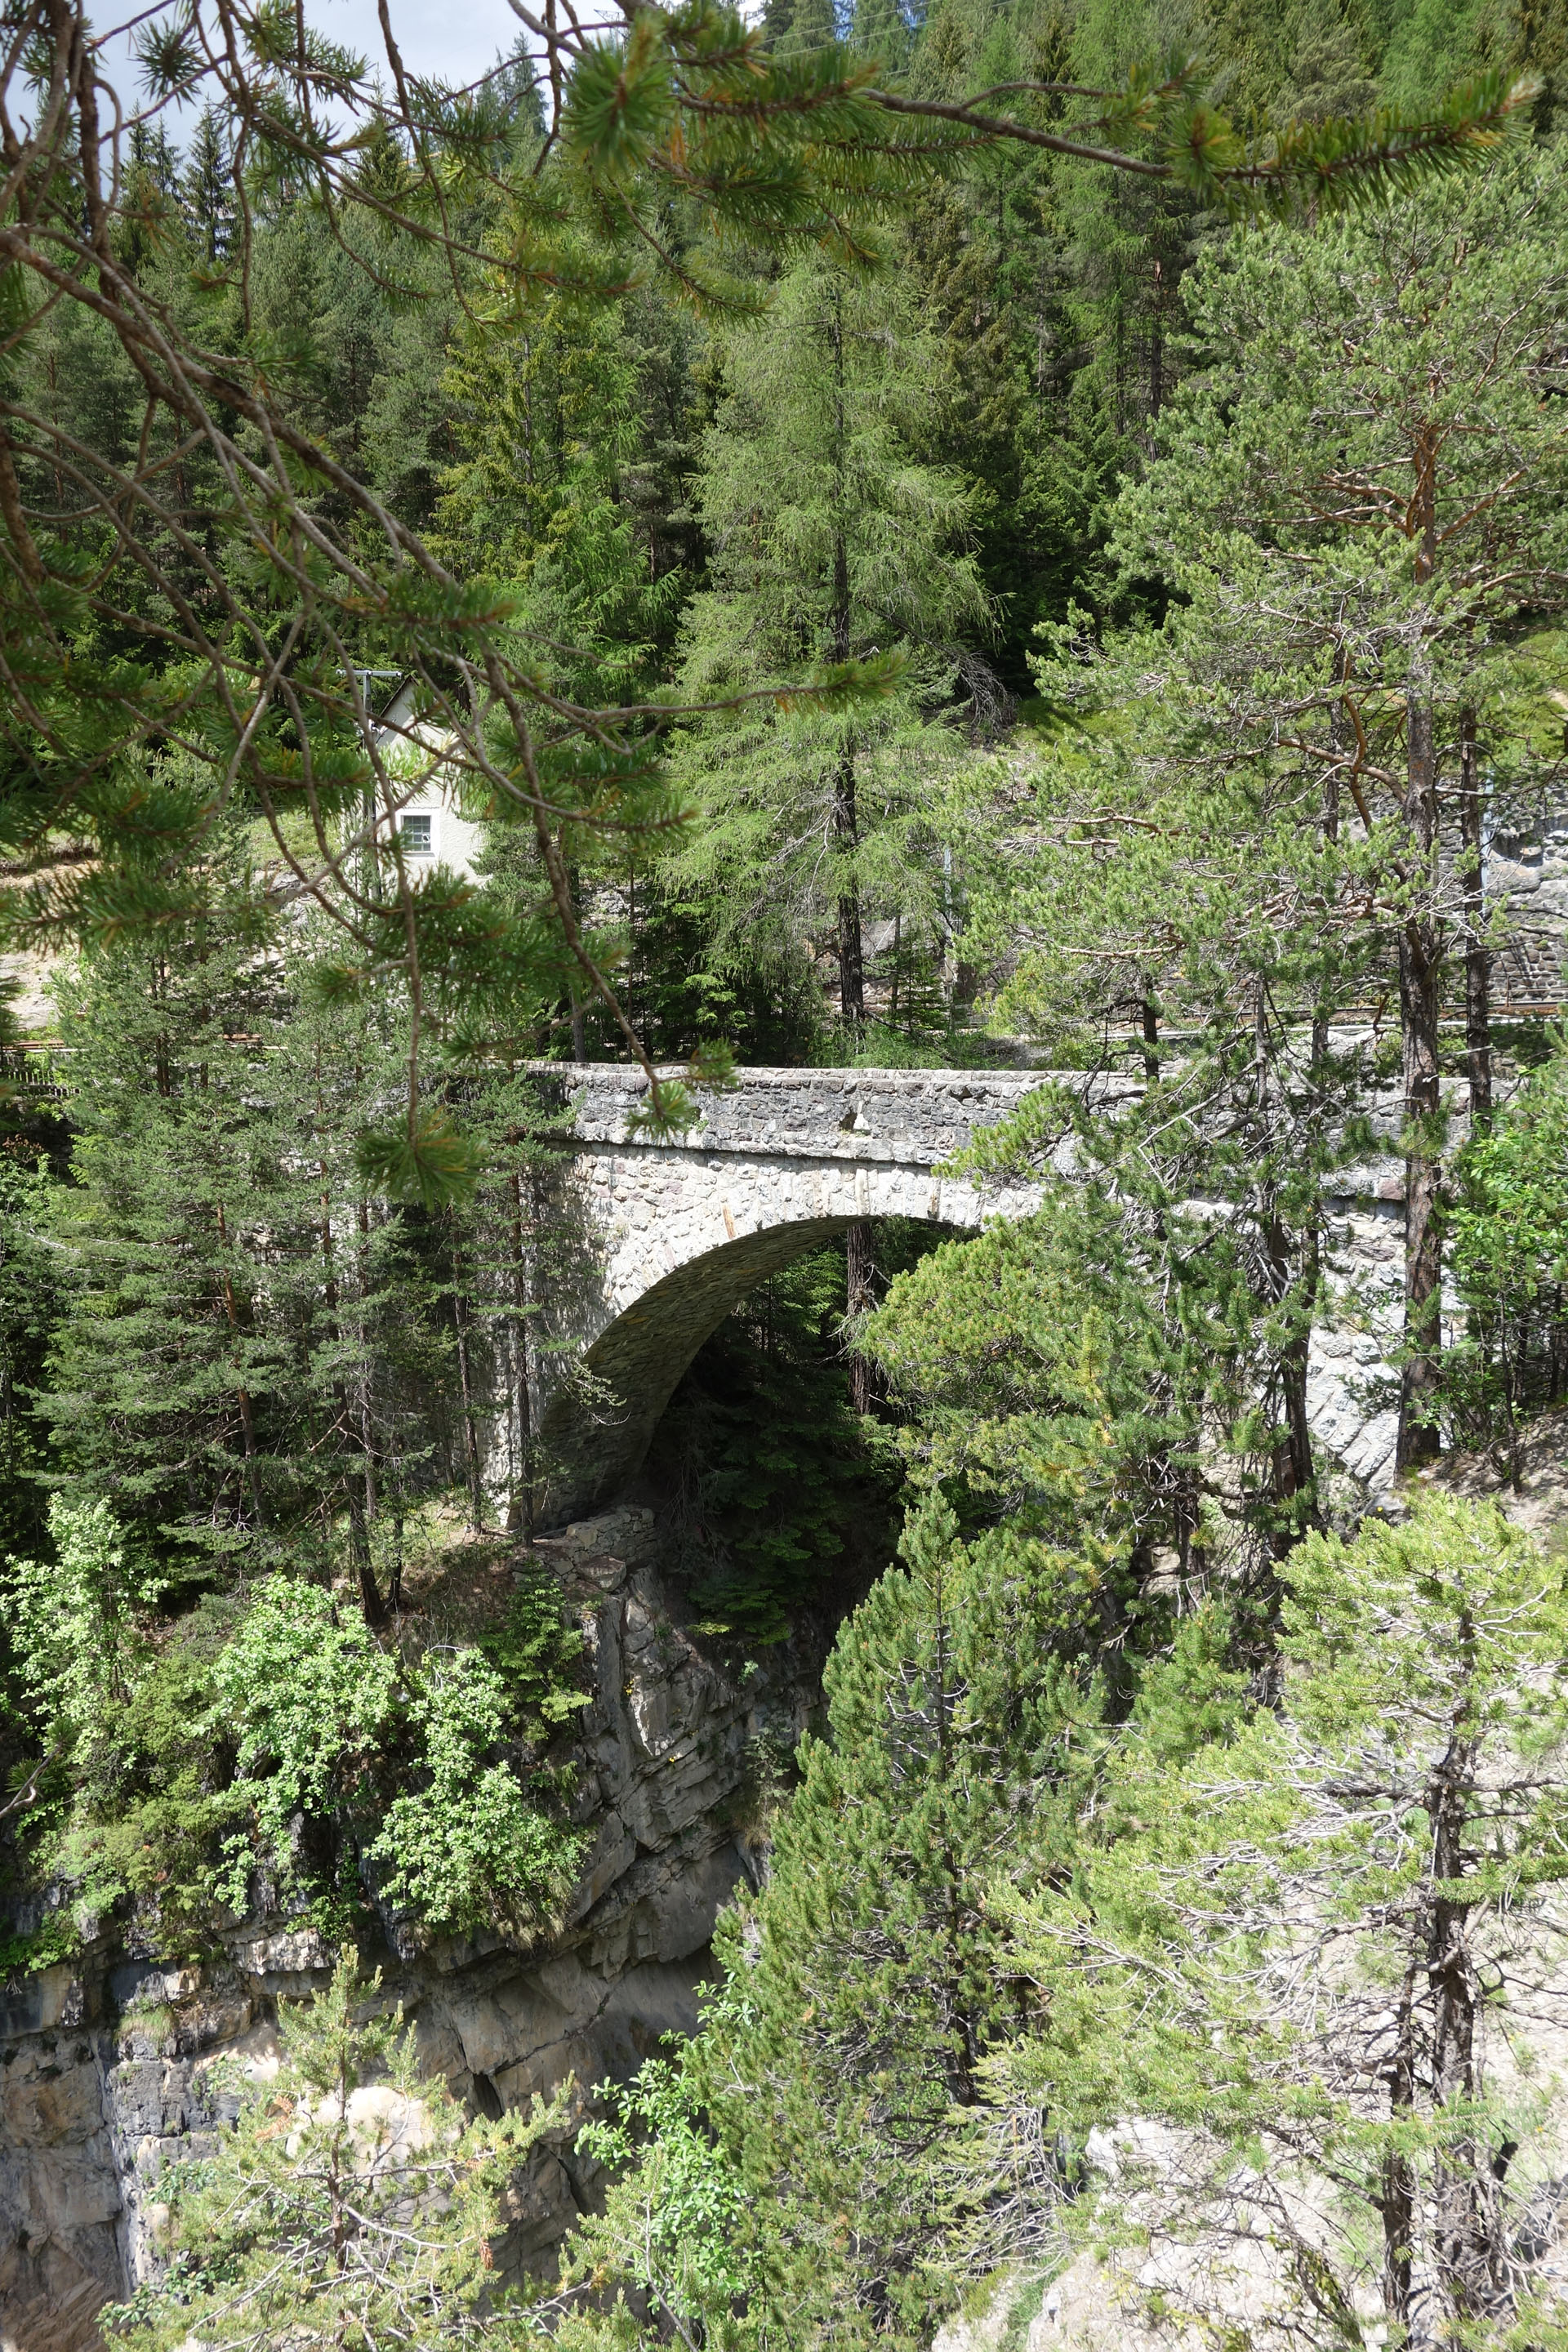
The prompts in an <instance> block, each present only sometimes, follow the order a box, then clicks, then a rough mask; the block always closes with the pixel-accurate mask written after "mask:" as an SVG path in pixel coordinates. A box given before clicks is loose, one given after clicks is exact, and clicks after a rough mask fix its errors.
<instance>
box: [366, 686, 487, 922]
mask: <svg viewBox="0 0 1568 2352" xmlns="http://www.w3.org/2000/svg"><path fill="white" fill-rule="evenodd" d="M414 714H415V702H414V681H413V680H412V679H411V678H409V679H405V680H404V682H403V683H402V684H401V685H400V686H399V687H398V688H396V690H395V693H394V694H393V696H392V698H391V700H390V701H389V702H387V703H386V704H385V706H384V709H382V712H381V720H382V729H383V733H382V739H381V740H382V744H383V753H382V756H383V760H384V763H385V766H386V769H387V772H388V774H389V775H390V776H392V777H393V778H395V777H396V776H397V775H398V773H399V772H400V771H406V772H408V773H409V774H410V776H417V777H418V779H419V781H418V782H416V783H415V784H414V787H413V789H412V790H411V791H410V792H408V793H406V795H405V793H403V792H402V791H401V790H398V791H397V792H396V793H395V806H394V807H393V808H392V809H390V810H388V811H386V813H385V814H384V816H383V818H382V819H381V822H380V823H379V824H378V825H377V828H376V830H377V833H378V835H381V837H382V838H384V839H387V838H388V836H390V835H392V834H393V833H395V834H396V835H397V838H398V845H399V847H400V848H401V850H402V852H403V855H404V857H405V860H406V861H407V865H408V870H409V874H410V877H411V878H416V877H417V876H418V874H419V871H420V869H421V868H422V867H424V868H426V869H428V868H429V867H431V866H445V867H446V868H447V872H448V873H450V874H460V875H461V876H463V877H464V878H465V879H466V880H473V879H477V877H476V876H475V872H474V866H475V861H476V860H477V858H478V857H479V852H480V850H481V849H482V848H483V846H484V827H483V826H482V825H479V824H474V823H473V822H472V820H471V819H470V818H468V817H466V816H464V814H462V811H461V809H460V807H459V806H458V791H457V787H456V785H455V783H453V782H444V781H443V777H442V772H441V769H440V766H439V764H438V756H439V753H440V750H441V738H440V736H439V735H438V734H437V733H436V732H434V731H433V730H426V728H423V727H420V726H417V725H415V724H414V723H413V721H414ZM398 728H405V729H407V730H408V734H407V735H406V736H405V737H403V738H402V739H401V740H400V739H399V738H398V737H397V736H396V735H395V733H394V732H393V731H392V730H395V729H398ZM416 746H418V747H426V746H427V747H428V752H429V755H430V756H429V757H428V758H426V757H422V756H421V750H420V749H418V748H416ZM388 845H389V846H390V841H388Z"/></svg>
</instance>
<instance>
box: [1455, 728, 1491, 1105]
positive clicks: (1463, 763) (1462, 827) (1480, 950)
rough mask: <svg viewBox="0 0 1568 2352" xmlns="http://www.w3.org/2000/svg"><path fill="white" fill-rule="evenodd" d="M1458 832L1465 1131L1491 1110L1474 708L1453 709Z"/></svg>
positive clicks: (1488, 957) (1488, 990)
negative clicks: (1462, 897) (1456, 734)
mask: <svg viewBox="0 0 1568 2352" xmlns="http://www.w3.org/2000/svg"><path fill="white" fill-rule="evenodd" d="M1459 834H1460V839H1461V841H1462V843H1463V845H1464V855H1465V868H1466V871H1465V1064H1466V1073H1467V1076H1468V1078H1469V1082H1470V1133H1471V1134H1472V1135H1481V1134H1484V1133H1485V1131H1486V1129H1488V1128H1489V1126H1490V1125H1491V1116H1492V1049H1491V1019H1492V1006H1491V995H1492V955H1491V949H1490V948H1489V946H1488V944H1487V935H1486V934H1487V901H1486V886H1485V881H1484V878H1483V877H1482V872H1481V767H1480V759H1479V752H1478V751H1477V746H1476V714H1475V712H1474V711H1473V710H1466V711H1462V712H1461V713H1460V715H1459Z"/></svg>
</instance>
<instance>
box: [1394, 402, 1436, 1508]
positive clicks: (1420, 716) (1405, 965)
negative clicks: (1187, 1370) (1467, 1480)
mask: <svg viewBox="0 0 1568 2352" xmlns="http://www.w3.org/2000/svg"><path fill="white" fill-rule="evenodd" d="M1436 452H1437V438H1436V433H1435V432H1434V431H1432V430H1430V429H1425V428H1424V429H1423V431H1422V432H1421V433H1419V434H1418V435H1417V436H1416V441H1415V450H1414V453H1413V455H1414V460H1415V493H1414V496H1413V498H1412V500H1411V509H1410V512H1411V531H1412V535H1413V537H1414V538H1415V580H1416V584H1417V586H1421V585H1424V584H1425V583H1426V582H1428V581H1429V580H1430V579H1431V577H1432V574H1433V572H1434V571H1435V569H1436V560H1437V516H1436V462H1437V459H1436ZM1401 814H1402V815H1403V816H1404V819H1405V832H1406V836H1407V841H1408V850H1407V855H1408V856H1409V857H1410V860H1411V867H1412V873H1411V878H1412V880H1413V881H1414V883H1415V904H1414V905H1413V906H1412V907H1411V908H1409V911H1408V912H1407V914H1406V916H1405V922H1404V925H1403V927H1402V929H1401V931H1400V935H1399V1015H1400V1028H1401V1034H1402V1042H1403V1045H1404V1077H1405V1365H1404V1371H1403V1375H1402V1378H1401V1381H1400V1394H1399V1438H1398V1446H1397V1451H1396V1454H1395V1459H1396V1461H1397V1463H1398V1465H1399V1466H1400V1468H1401V1469H1406V1468H1409V1467H1410V1466H1411V1465H1414V1464H1415V1463H1418V1462H1425V1461H1429V1460H1430V1459H1431V1457H1432V1455H1433V1454H1436V1452H1437V1450H1438V1444H1437V1401H1438V1393H1439V1389H1440V1385H1441V1381H1442V1372H1443V1361H1442V1344H1443V1342H1442V1331H1441V1327H1440V1323H1439V1317H1440V1315H1441V1311H1442V1283H1443V1227H1442V1182H1443V1132H1442V1125H1443V1099H1442V1081H1441V1075H1440V1070H1439V1065H1438V1058H1437V1024H1438V1016H1439V1014H1440V1013H1441V1010H1442V993H1443V957H1444V950H1445V945H1446V942H1445V940H1444V935H1443V924H1442V921H1441V919H1440V918H1439V917H1438V915H1437V914H1436V910H1435V908H1434V906H1433V898H1434V896H1435V885H1436V860H1437V745H1436V727H1435V721H1434V713H1433V696H1432V681H1431V677H1430V676H1429V675H1428V674H1427V673H1426V666H1425V664H1424V662H1423V661H1422V659H1421V658H1420V656H1417V659H1416V661H1415V666H1414V674H1413V676H1412V678H1411V681H1410V686H1409V688H1408V690H1407V693H1406V696H1405V802H1404V807H1403V809H1402V811H1401Z"/></svg>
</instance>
